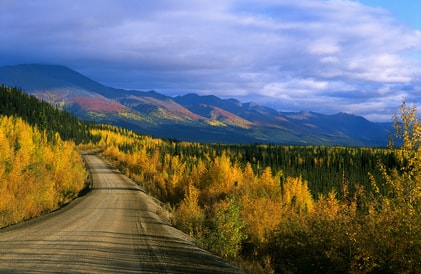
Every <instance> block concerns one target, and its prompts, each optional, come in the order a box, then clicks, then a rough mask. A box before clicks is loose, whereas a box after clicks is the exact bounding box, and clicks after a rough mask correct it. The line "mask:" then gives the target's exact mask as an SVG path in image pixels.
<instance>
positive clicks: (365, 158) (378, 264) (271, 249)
mask: <svg viewBox="0 0 421 274" xmlns="http://www.w3.org/2000/svg"><path fill="white" fill-rule="evenodd" d="M395 125H396V129H397V137H399V138H400V139H401V140H402V141H403V145H402V146H401V147H399V148H393V147H391V148H389V149H367V148H345V147H279V146H259V145H256V146H224V145H203V144H196V143H184V142H175V141H169V140H160V139H153V138H150V137H147V136H137V135H136V134H134V133H132V132H130V131H126V130H122V129H117V128H113V127H103V128H102V129H99V128H98V129H96V130H94V134H96V135H98V136H102V137H101V141H100V142H99V144H100V145H101V146H103V147H105V150H104V152H103V155H104V156H105V157H107V158H108V159H110V160H111V161H112V162H113V163H114V164H115V165H116V166H117V167H118V168H119V169H120V170H122V171H123V172H124V173H125V174H127V175H128V176H129V177H131V178H132V179H134V180H135V181H136V182H138V183H139V184H140V185H141V186H142V187H143V188H144V189H145V190H147V191H148V192H149V193H151V194H152V195H154V196H156V197H158V198H159V199H160V200H161V201H164V202H166V203H167V208H168V209H169V210H170V211H171V212H172V218H171V221H172V223H173V224H174V225H175V226H177V227H178V228H180V229H181V230H183V231H185V232H186V233H188V234H190V235H192V236H193V237H195V239H196V240H197V243H198V245H200V246H201V247H204V248H206V249H208V250H210V251H212V252H214V253H216V254H218V255H220V256H222V257H224V258H226V259H229V260H231V261H235V262H237V263H238V264H239V265H240V266H241V267H242V268H243V269H244V270H245V271H247V272H250V273H257V272H262V273H291V272H292V273H343V272H350V273H419V272H420V271H421V218H420V216H421V215H420V214H421V181H420V180H421V179H420V178H421V177H420V175H421V174H420V172H421V165H420V163H419V162H418V160H417V159H419V157H420V156H421V155H420V148H419V144H420V140H421V139H420V129H421V124H420V121H419V120H418V118H417V113H416V109H415V107H408V106H407V105H406V104H405V103H403V105H402V107H401V114H400V116H397V117H395ZM305 178H308V179H305Z"/></svg>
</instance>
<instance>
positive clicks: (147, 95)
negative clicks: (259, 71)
mask: <svg viewBox="0 0 421 274" xmlns="http://www.w3.org/2000/svg"><path fill="white" fill-rule="evenodd" d="M0 83H2V84H5V85H7V86H12V87H21V88H22V89H23V90H24V91H26V92H28V93H32V94H35V95H36V96H38V97H40V98H42V99H44V100H46V101H47V102H50V103H51V104H53V105H56V106H57V105H60V106H63V107H64V108H66V109H68V110H70V111H71V112H73V113H74V114H76V115H78V116H79V117H80V118H82V119H86V120H95V121H97V122H104V123H111V124H115V125H118V126H123V127H125V128H130V129H133V130H137V131H140V132H144V133H147V134H150V135H153V136H156V137H169V138H173V139H180V140H185V141H200V142H224V143H274V144H299V145H352V146H386V145H387V142H388V131H387V129H386V127H385V126H379V125H377V124H374V123H371V122H370V121H368V120H366V119H364V118H363V117H360V116H355V115H353V114H347V113H338V114H334V115H326V114H320V113H315V112H311V111H301V112H298V113H297V112H295V113H294V112H288V113H287V112H279V111H276V110H274V109H272V108H269V107H266V106H263V105H259V104H255V103H253V102H249V103H242V102H240V101H239V100H237V99H234V98H230V99H222V98H220V97H217V96H215V95H198V94H194V93H188V94H185V95H180V96H176V97H170V96H167V95H164V94H161V93H159V92H156V91H154V90H150V91H146V92H145V91H136V90H124V89H116V88H111V87H107V86H104V85H102V84H100V83H98V82H96V81H94V80H92V79H89V78H88V77H86V76H84V75H82V74H80V73H79V72H76V71H74V70H72V69H70V68H68V67H65V66H60V65H51V64H26V65H17V66H3V67H0Z"/></svg>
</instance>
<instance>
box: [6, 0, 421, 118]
mask: <svg viewBox="0 0 421 274" xmlns="http://www.w3.org/2000/svg"><path fill="white" fill-rule="evenodd" d="M0 10H2V12H1V13H0V22H1V24H0V41H2V43H0V60H2V63H3V64H16V63H28V62H29V63H32V62H41V63H57V64H63V65H67V66H70V67H71V68H74V69H77V70H79V71H80V72H82V73H86V74H87V75H88V76H90V77H92V78H94V79H96V80H98V81H100V82H102V83H104V84H107V85H112V86H116V87H122V88H134V89H155V90H159V91H165V92H167V93H168V94H177V93H179V94H180V93H184V92H198V93H206V94H215V95H218V96H223V97H239V98H241V99H242V100H254V101H257V102H258V103H265V104H270V106H272V107H275V108H278V109H282V110H291V111H296V110H301V109H306V110H320V111H321V112H325V113H332V112H335V111H349V112H353V113H355V114H361V115H365V116H366V117H380V116H381V115H384V116H386V115H391V114H390V113H389V112H390V107H391V105H393V106H398V105H399V103H400V100H401V99H399V98H397V96H394V97H393V96H390V94H393V93H395V94H401V93H403V92H402V90H400V88H401V87H402V86H404V85H405V86H416V85H417V83H419V82H420V73H419V71H418V69H417V68H418V67H419V65H420V59H419V58H416V57H414V56H417V54H419V53H420V51H421V33H420V32H419V31H416V30H413V29H410V28H408V27H407V26H404V25H402V24H400V23H399V22H398V21H396V20H395V19H394V18H393V17H392V16H391V14H390V12H388V11H387V10H384V9H380V8H371V7H368V6H365V5H362V4H360V3H358V2H356V1H346V0H332V1H324V0H305V1H304V0H295V1H286V0H285V1H279V0H276V1H275V0H260V1H258V0H243V1H240V0H226V1H225V0H224V1H223V0H217V1H193V0H181V1H180V0H178V1H170V0H157V1H134V0H132V1H117V0H103V1H99V0H97V1H82V0H74V1H71V2H67V1H53V0H45V1H41V2H40V1H29V0H23V1H7V0H6V1H0ZM404 93H405V94H406V95H408V96H409V97H414V98H416V97H418V96H419V95H420V94H419V92H418V91H416V90H415V89H412V90H407V91H405V92H404ZM398 99H399V100H398ZM389 100H390V101H389ZM397 100H398V101H397ZM376 102H380V103H376ZM321 103H322V104H321ZM370 109H371V111H370ZM377 110H378V111H377ZM382 113H383V114H382Z"/></svg>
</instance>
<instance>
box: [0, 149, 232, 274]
mask: <svg viewBox="0 0 421 274" xmlns="http://www.w3.org/2000/svg"><path fill="white" fill-rule="evenodd" d="M83 157H84V158H85V161H86V162H87V164H88V166H89V168H90V171H91V174H92V179H93V187H92V190H91V191H90V192H89V193H88V194H87V195H85V196H83V197H81V198H78V199H76V200H75V201H74V202H72V203H70V204H69V205H67V206H66V207H64V208H63V209H60V210H58V211H56V212H54V213H52V214H48V215H45V216H42V217H40V218H37V219H34V220H31V221H29V222H25V223H23V224H20V225H17V226H13V227H9V228H6V229H2V230H0V272H1V273H239V272H240V271H239V270H238V269H237V268H235V267H234V266H232V265H230V264H228V263H227V262H225V261H224V260H222V259H221V258H219V257H216V256H214V255H212V254H210V253H208V252H206V251H204V250H202V249H199V248H198V247H196V246H195V245H194V244H193V243H192V242H191V239H190V238H189V237H188V236H187V235H185V234H184V233H182V232H180V231H178V230H176V229H175V228H173V227H172V226H170V225H168V224H167V223H165V222H164V221H162V219H161V218H160V217H159V216H158V215H157V212H158V211H159V206H158V204H157V203H156V202H155V201H154V200H153V199H152V198H150V197H149V196H148V195H146V194H145V193H144V192H142V190H141V189H140V188H139V187H138V186H137V185H136V184H135V183H133V182H132V181H131V180H130V179H128V178H127V177H125V176H123V175H122V174H120V173H119V172H118V171H116V170H114V169H113V167H111V166H110V165H108V164H107V163H106V162H104V161H103V160H102V159H101V158H99V157H98V156H96V155H84V156H83Z"/></svg>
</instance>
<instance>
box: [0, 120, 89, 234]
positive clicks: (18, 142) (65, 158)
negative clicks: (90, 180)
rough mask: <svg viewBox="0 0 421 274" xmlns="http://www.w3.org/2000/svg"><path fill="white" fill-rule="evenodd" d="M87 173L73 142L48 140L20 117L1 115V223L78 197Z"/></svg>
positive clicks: (18, 219) (34, 214) (15, 219)
mask: <svg viewBox="0 0 421 274" xmlns="http://www.w3.org/2000/svg"><path fill="white" fill-rule="evenodd" d="M86 176H87V173H86V171H85V169H84V165H83V163H82V160H81V158H80V155H79V154H78V153H77V152H76V151H75V145H74V143H72V142H63V141H62V140H61V138H60V136H59V135H58V134H57V135H55V139H54V140H53V142H51V143H50V142H48V141H47V140H46V132H45V131H44V132H39V131H38V130H37V129H36V128H33V127H31V126H30V125H28V124H27V123H26V122H24V121H23V120H22V119H20V118H15V117H4V116H3V117H0V197H1V199H0V227H2V226H5V225H8V224H11V223H16V222H19V221H21V220H23V219H27V218H32V217H35V216H38V215H40V214H42V213H44V212H46V211H49V210H53V209H55V208H57V207H58V206H59V205H60V204H61V203H63V202H66V201H68V200H70V199H72V198H74V197H75V196H76V195H77V194H78V193H79V191H80V190H81V189H82V188H83V186H84V183H85V179H86Z"/></svg>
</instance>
